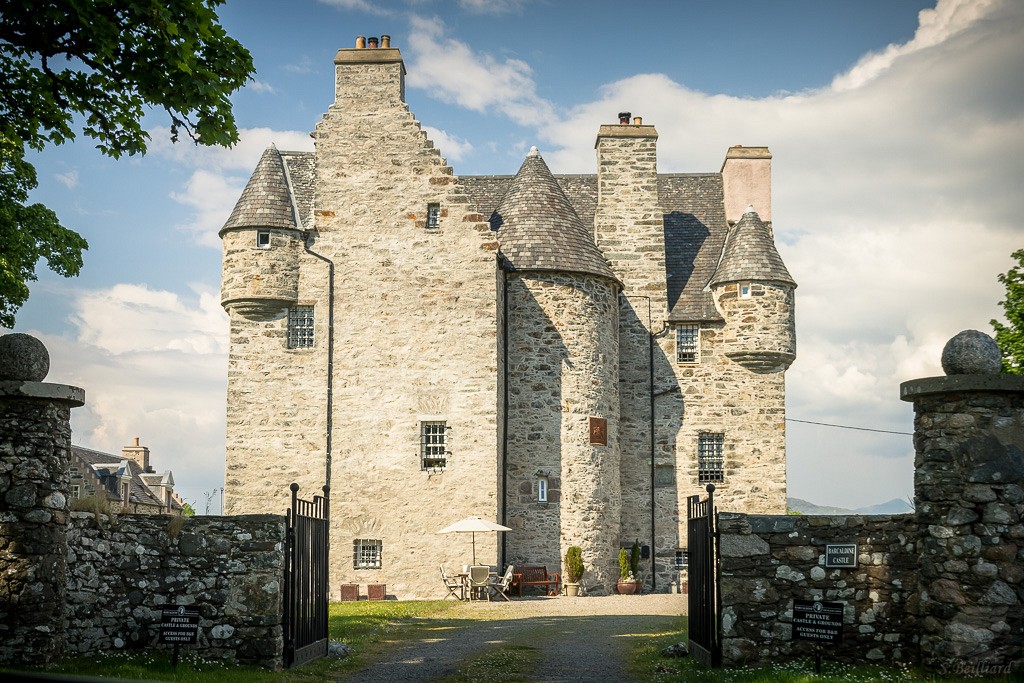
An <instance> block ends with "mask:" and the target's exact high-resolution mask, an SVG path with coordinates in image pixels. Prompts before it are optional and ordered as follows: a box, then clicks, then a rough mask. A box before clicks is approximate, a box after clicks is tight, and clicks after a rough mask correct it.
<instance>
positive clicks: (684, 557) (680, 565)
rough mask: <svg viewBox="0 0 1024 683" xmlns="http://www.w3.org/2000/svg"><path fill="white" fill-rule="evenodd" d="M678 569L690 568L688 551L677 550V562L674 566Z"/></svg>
mask: <svg viewBox="0 0 1024 683" xmlns="http://www.w3.org/2000/svg"><path fill="white" fill-rule="evenodd" d="M672 566H673V567H675V568H676V569H686V568H687V567H689V566H690V553H689V552H688V551H686V550H677V551H676V558H675V562H673V564H672Z"/></svg>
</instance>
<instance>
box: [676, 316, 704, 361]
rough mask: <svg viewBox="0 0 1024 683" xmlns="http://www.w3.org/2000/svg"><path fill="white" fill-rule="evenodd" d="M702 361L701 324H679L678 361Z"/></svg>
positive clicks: (677, 334)
mask: <svg viewBox="0 0 1024 683" xmlns="http://www.w3.org/2000/svg"><path fill="white" fill-rule="evenodd" d="M698 361H700V325H679V326H677V327H676V362H677V363H696V362H698Z"/></svg>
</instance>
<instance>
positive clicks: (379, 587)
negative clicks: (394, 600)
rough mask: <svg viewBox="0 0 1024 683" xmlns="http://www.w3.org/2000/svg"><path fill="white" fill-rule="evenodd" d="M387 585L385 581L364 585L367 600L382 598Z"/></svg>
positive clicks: (385, 594) (385, 592)
mask: <svg viewBox="0 0 1024 683" xmlns="http://www.w3.org/2000/svg"><path fill="white" fill-rule="evenodd" d="M387 594H388V587H387V584H385V583H371V584H368V585H367V586H366V599H367V600H383V599H385V598H386V597H387Z"/></svg>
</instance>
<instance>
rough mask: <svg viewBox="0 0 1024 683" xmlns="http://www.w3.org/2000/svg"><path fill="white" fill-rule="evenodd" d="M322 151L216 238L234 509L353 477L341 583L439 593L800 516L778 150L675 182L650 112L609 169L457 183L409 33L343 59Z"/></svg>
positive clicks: (342, 489)
mask: <svg viewBox="0 0 1024 683" xmlns="http://www.w3.org/2000/svg"><path fill="white" fill-rule="evenodd" d="M334 64H335V101H334V103H333V104H332V105H331V106H330V107H329V109H328V111H327V113H326V114H325V115H324V116H323V118H322V119H321V120H320V121H319V122H318V123H317V125H316V130H315V131H314V132H313V134H312V135H313V138H314V140H315V151H314V152H312V153H306V152H301V153H300V152H287V151H280V150H277V149H276V148H274V147H271V148H270V149H268V150H266V152H264V154H263V156H262V158H261V159H260V161H259V164H258V166H257V168H256V170H255V171H254V173H253V175H252V177H251V179H250V180H249V183H248V185H247V186H246V188H245V190H244V191H243V193H242V195H241V197H240V199H239V200H238V203H237V205H236V206H235V209H234V211H233V212H232V214H231V216H230V218H229V219H228V220H227V222H226V224H225V225H224V227H223V229H222V230H221V232H220V235H221V238H222V241H223V286H222V304H223V306H224V308H225V309H226V310H227V311H228V313H229V316H230V326H231V330H230V356H229V367H228V397H227V456H226V468H227V474H226V482H225V484H226V488H225V496H226V510H227V512H228V513H229V514H240V513H255V512H275V513H277V512H279V511H280V510H282V509H284V507H285V505H286V501H287V499H288V496H289V495H290V493H289V491H288V484H289V483H291V482H293V481H294V482H297V483H298V484H299V485H300V491H299V495H301V496H304V497H307V498H310V497H312V496H313V495H315V494H317V493H320V491H321V488H322V487H323V486H324V485H325V484H329V486H330V510H331V530H332V531H331V560H330V562H331V585H332V586H337V584H338V583H341V582H353V583H361V584H367V583H378V582H379V583H386V584H387V587H388V588H387V590H388V593H390V594H393V595H396V596H398V597H400V598H410V597H440V596H441V595H442V594H443V586H442V585H441V582H440V580H439V578H440V577H439V575H438V571H437V567H438V565H441V564H443V565H446V566H448V567H449V568H451V567H454V566H459V565H461V564H463V563H466V562H469V559H470V540H469V539H468V538H461V537H458V536H452V535H438V534H437V531H438V530H440V529H441V528H442V527H445V526H447V525H448V524H450V523H452V522H454V521H456V520H459V519H461V518H464V517H467V516H469V515H479V516H481V517H483V518H489V519H492V520H495V521H498V522H501V523H503V524H505V525H506V526H508V527H511V528H512V531H510V532H507V533H504V534H500V535H499V534H483V535H481V534H477V535H476V539H475V552H476V559H477V561H480V562H483V563H485V564H493V565H501V566H503V565H505V564H510V563H511V564H523V563H529V564H545V565H546V566H547V567H548V569H549V571H559V570H560V567H561V561H562V557H563V555H564V553H565V551H566V549H567V548H568V547H569V546H572V545H579V546H581V547H582V549H583V557H584V562H585V564H586V568H587V572H586V574H585V576H584V583H585V585H586V586H587V589H588V590H589V591H590V592H591V593H600V592H607V591H610V590H612V587H613V584H614V583H615V580H616V579H617V578H618V565H617V553H618V550H619V548H620V547H623V546H629V545H631V544H633V542H634V541H635V540H639V542H640V544H641V545H642V546H644V559H643V561H642V563H641V575H642V577H643V578H644V581H645V584H646V589H651V588H653V589H654V590H657V591H667V590H668V589H669V585H670V583H671V582H672V581H675V580H677V579H678V578H679V570H680V569H681V568H682V567H684V566H685V563H686V548H685V544H686V530H685V519H686V502H685V499H686V497H687V496H689V495H692V494H694V493H697V492H701V491H703V489H704V487H705V485H706V484H707V483H714V484H715V485H716V487H717V492H716V497H717V501H718V503H719V505H720V506H721V507H722V509H729V510H740V511H745V512H750V513H783V512H785V499H786V474H785V371H786V369H787V368H788V367H789V365H790V364H791V363H792V361H793V360H794V358H795V354H796V343H795V327H794V289H795V287H796V283H795V282H794V280H793V278H792V277H791V276H790V274H789V272H788V271H787V270H786V267H785V265H784V264H783V262H782V260H781V258H780V257H779V254H778V252H777V251H776V248H775V245H774V241H773V235H772V228H771V187H770V183H771V180H770V178H771V154H770V153H769V151H768V150H767V149H766V148H764V147H742V146H736V147H732V148H730V149H729V150H728V152H727V154H726V158H725V162H724V164H723V166H722V168H721V171H720V172H718V173H703V174H659V173H658V172H657V156H656V144H657V139H658V134H657V132H656V130H655V128H654V126H651V125H645V124H643V123H642V121H641V120H640V119H639V118H635V119H631V118H630V115H629V114H621V115H620V116H619V122H618V123H614V124H611V125H602V126H601V127H600V129H599V130H598V133H597V141H596V152H597V173H596V175H560V176H555V175H553V174H552V173H551V172H550V170H549V169H548V167H547V165H546V163H545V162H544V159H543V157H542V156H541V154H540V153H539V152H537V151H536V150H531V152H530V153H529V154H528V155H527V156H526V158H525V160H524V162H523V164H522V167H521V168H520V169H519V171H518V173H517V174H516V175H515V176H457V175H455V174H454V173H453V170H452V168H451V167H450V166H449V165H448V164H447V162H446V161H445V160H444V159H443V158H442V157H441V156H440V154H439V153H438V151H437V150H436V149H434V147H433V144H432V143H431V142H430V141H429V140H428V139H427V136H426V134H425V132H424V131H423V130H422V129H421V127H420V124H419V122H418V121H416V119H415V118H414V116H413V114H412V113H411V112H410V111H409V109H408V106H407V104H406V103H405V92H404V90H405V87H404V77H405V67H404V64H403V60H402V56H401V53H400V51H399V50H398V49H396V48H393V47H391V46H390V40H389V39H388V38H387V37H386V36H385V37H383V38H382V40H381V42H380V46H379V47H377V43H376V40H375V39H371V43H370V46H369V47H367V46H366V43H365V41H364V40H362V39H359V40H357V46H356V47H355V48H351V49H341V50H339V51H338V53H337V56H336V57H335V59H334Z"/></svg>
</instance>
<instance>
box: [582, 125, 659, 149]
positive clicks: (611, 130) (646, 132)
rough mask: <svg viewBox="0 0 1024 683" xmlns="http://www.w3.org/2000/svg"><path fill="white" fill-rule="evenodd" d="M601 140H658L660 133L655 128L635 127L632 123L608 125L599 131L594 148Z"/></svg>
mask: <svg viewBox="0 0 1024 683" xmlns="http://www.w3.org/2000/svg"><path fill="white" fill-rule="evenodd" d="M601 138H654V139H655V140H657V139H658V131H657V130H655V129H654V126H642V125H641V126H634V125H633V124H631V123H617V124H607V125H604V126H601V127H600V128H598V130H597V140H596V141H595V142H594V148H595V149H597V145H598V144H600V142H601Z"/></svg>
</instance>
